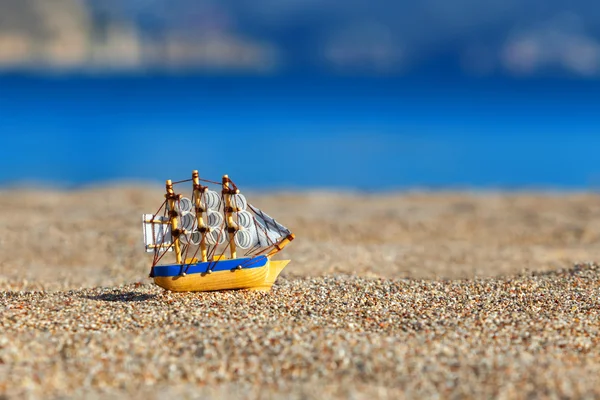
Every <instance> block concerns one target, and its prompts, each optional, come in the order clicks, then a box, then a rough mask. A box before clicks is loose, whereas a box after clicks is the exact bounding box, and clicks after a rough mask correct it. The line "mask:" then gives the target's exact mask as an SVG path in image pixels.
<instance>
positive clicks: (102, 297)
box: [84, 292, 156, 303]
mask: <svg viewBox="0 0 600 400" xmlns="http://www.w3.org/2000/svg"><path fill="white" fill-rule="evenodd" d="M84 297H85V298H86V299H90V300H96V301H114V302H123V303H128V302H132V301H147V300H151V299H154V298H155V297H156V295H155V294H148V293H137V292H119V293H102V294H95V295H86V296H84Z"/></svg>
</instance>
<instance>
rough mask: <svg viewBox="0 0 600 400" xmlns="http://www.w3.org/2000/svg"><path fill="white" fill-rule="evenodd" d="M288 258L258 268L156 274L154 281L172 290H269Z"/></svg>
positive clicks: (270, 261)
mask: <svg viewBox="0 0 600 400" xmlns="http://www.w3.org/2000/svg"><path fill="white" fill-rule="evenodd" d="M289 262H290V260H282V261H272V260H268V261H267V263H266V264H265V265H264V266H262V267H258V268H242V269H232V270H225V271H216V272H212V273H210V274H209V273H206V272H200V273H192V274H187V275H185V276H183V275H179V276H156V277H154V283H156V284H157V285H158V286H160V287H162V288H164V289H167V290H171V291H173V292H207V291H215V290H235V289H238V290H239V289H245V290H260V291H267V292H268V291H269V290H271V287H272V286H273V283H275V280H276V279H277V277H278V276H279V274H280V273H281V271H282V270H283V269H284V268H285V266H286V265H287V264H288V263H289Z"/></svg>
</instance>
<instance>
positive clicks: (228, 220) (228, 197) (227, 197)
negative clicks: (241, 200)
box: [223, 175, 239, 259]
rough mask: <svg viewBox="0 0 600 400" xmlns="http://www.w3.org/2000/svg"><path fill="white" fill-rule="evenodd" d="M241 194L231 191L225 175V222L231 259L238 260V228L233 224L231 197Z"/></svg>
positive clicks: (237, 191) (227, 177)
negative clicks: (236, 239)
mask: <svg viewBox="0 0 600 400" xmlns="http://www.w3.org/2000/svg"><path fill="white" fill-rule="evenodd" d="M237 193H239V190H234V189H231V187H230V180H229V176H228V175H223V196H224V197H225V221H226V223H227V232H228V233H229V250H230V252H231V258H232V259H234V258H237V254H236V246H235V239H234V238H235V232H236V231H237V229H238V226H237V224H236V223H235V222H233V207H232V206H231V195H232V194H237Z"/></svg>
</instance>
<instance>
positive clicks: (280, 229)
mask: <svg viewBox="0 0 600 400" xmlns="http://www.w3.org/2000/svg"><path fill="white" fill-rule="evenodd" d="M248 207H249V208H250V209H251V210H252V211H253V212H254V214H255V215H254V219H255V220H256V222H257V223H258V224H259V225H261V226H262V227H264V228H265V229H264V230H262V229H260V227H259V229H258V230H259V235H260V231H263V233H265V235H266V236H268V237H269V238H278V239H277V240H279V238H284V237H286V236H288V235H289V234H291V233H292V232H291V231H290V230H289V229H288V228H286V227H285V226H283V225H281V224H280V223H279V222H277V221H276V220H275V219H274V218H271V217H270V216H269V215H267V214H266V213H264V212H263V211H261V210H260V209H258V208H256V207H254V206H253V205H252V204H248Z"/></svg>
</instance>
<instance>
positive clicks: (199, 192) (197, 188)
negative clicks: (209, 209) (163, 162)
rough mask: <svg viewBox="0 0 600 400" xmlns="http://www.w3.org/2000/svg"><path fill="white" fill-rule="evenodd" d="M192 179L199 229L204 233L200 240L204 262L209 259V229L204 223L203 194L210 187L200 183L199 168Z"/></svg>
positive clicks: (193, 173)
mask: <svg viewBox="0 0 600 400" xmlns="http://www.w3.org/2000/svg"><path fill="white" fill-rule="evenodd" d="M192 181H193V183H194V202H195V203H196V204H195V206H196V220H197V221H198V230H199V231H200V233H201V234H202V239H201V240H200V253H201V257H202V262H206V261H208V259H207V256H206V234H207V233H209V230H208V229H207V227H206V225H205V224H204V218H203V217H202V213H203V212H204V211H206V210H205V209H204V208H202V204H201V196H202V193H204V192H206V191H208V188H207V187H206V186H202V185H200V176H199V175H198V170H194V171H193V172H192Z"/></svg>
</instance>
